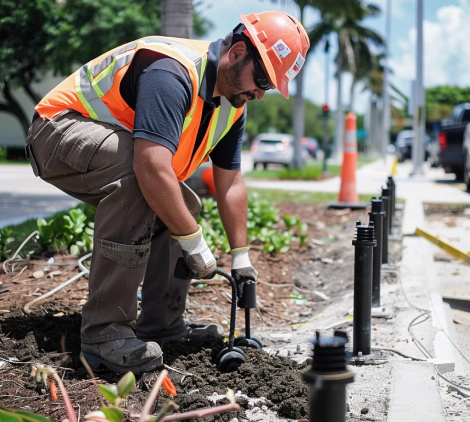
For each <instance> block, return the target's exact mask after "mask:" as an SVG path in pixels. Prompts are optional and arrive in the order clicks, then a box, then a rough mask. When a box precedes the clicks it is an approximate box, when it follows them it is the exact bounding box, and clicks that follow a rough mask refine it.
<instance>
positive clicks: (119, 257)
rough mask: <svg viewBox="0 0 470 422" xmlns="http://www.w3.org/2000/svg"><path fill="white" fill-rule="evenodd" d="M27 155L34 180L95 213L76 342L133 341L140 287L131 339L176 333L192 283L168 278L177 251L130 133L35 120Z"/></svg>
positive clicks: (74, 120)
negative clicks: (150, 200)
mask: <svg viewBox="0 0 470 422" xmlns="http://www.w3.org/2000/svg"><path fill="white" fill-rule="evenodd" d="M26 153H27V156H28V158H29V160H30V162H31V165H32V167H33V171H34V173H35V174H36V176H39V177H41V179H43V180H45V181H46V182H48V183H51V184H52V185H54V186H56V187H58V188H59V189H60V190H62V191H64V192H65V193H67V194H69V195H71V196H73V197H75V198H77V199H79V200H81V201H83V202H85V203H87V204H89V205H91V206H93V207H95V208H96V218H95V233H94V248H93V255H92V260H91V268H90V275H89V299H88V301H87V302H86V304H85V305H84V307H83V315H82V329H81V338H82V342H83V343H100V342H104V341H110V340H116V339H121V338H131V337H135V334H134V331H133V329H132V328H131V324H133V322H134V321H135V319H136V318H137V290H138V287H139V285H140V284H141V282H142V281H143V282H144V283H143V287H142V302H141V307H142V311H141V313H140V316H139V318H138V321H137V332H136V333H137V337H138V338H141V339H142V340H151V339H152V338H156V337H161V336H165V335H172V334H176V333H178V332H179V331H181V330H182V329H183V327H184V320H183V317H182V315H183V313H184V310H185V305H186V296H187V293H188V289H189V286H190V281H188V280H179V279H176V278H174V277H173V271H174V269H175V265H176V261H177V259H178V257H180V256H182V254H181V248H180V246H179V245H178V243H177V242H176V241H174V240H173V239H172V238H171V236H170V232H169V230H168V228H167V227H166V226H165V225H164V224H163V223H162V221H161V220H160V219H159V218H158V217H156V215H155V213H154V212H153V211H152V209H151V208H150V207H149V206H148V204H147V202H146V201H145V199H144V197H143V195H142V193H141V191H140V189H139V186H138V183H137V179H136V176H135V174H134V171H133V158H134V141H133V139H132V134H131V133H130V132H128V131H126V130H124V129H122V128H120V127H117V126H113V125H110V124H107V123H101V122H96V121H94V120H91V119H87V118H85V117H83V116H82V115H81V114H79V113H76V112H72V111H65V112H63V113H61V114H60V115H58V116H57V117H55V118H54V119H52V120H46V121H43V120H42V119H41V118H37V119H35V120H34V122H33V124H32V125H31V127H30V129H29V134H28V138H27V146H26ZM181 188H182V192H183V195H184V198H185V200H186V204H187V206H188V209H189V210H190V211H191V213H192V214H193V215H194V216H195V217H196V216H197V215H198V214H199V212H200V202H199V198H198V197H197V195H196V194H195V193H194V192H193V191H191V190H190V189H189V188H187V187H186V186H185V185H184V184H181ZM158 194H159V192H158V191H156V192H155V195H156V196H158Z"/></svg>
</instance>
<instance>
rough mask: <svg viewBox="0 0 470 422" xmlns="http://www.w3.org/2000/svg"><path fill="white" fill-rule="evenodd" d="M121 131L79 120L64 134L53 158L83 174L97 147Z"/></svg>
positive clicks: (102, 124) (112, 127)
mask: <svg viewBox="0 0 470 422" xmlns="http://www.w3.org/2000/svg"><path fill="white" fill-rule="evenodd" d="M122 130H123V129H119V128H116V127H115V126H112V125H108V124H106V123H101V122H95V121H80V120H79V121H77V122H76V123H74V124H73V125H72V126H71V127H70V128H69V129H68V130H67V131H66V132H64V134H63V135H62V137H61V139H60V141H59V145H58V147H57V149H56V153H55V156H56V158H58V159H59V160H61V161H62V162H64V163H65V164H67V165H69V166H70V167H72V168H73V169H74V170H77V171H79V172H81V173H85V172H86V171H87V170H88V166H89V164H90V161H91V159H92V157H93V155H94V154H95V152H96V150H97V149H98V148H99V146H100V145H101V144H102V143H103V142H104V141H105V140H106V138H108V137H109V136H110V135H112V134H113V133H115V132H120V131H122Z"/></svg>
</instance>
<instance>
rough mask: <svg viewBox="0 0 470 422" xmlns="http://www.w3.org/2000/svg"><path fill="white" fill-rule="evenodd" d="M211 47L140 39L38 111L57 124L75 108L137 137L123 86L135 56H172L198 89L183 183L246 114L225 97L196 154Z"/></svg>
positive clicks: (181, 170) (63, 87)
mask: <svg viewBox="0 0 470 422" xmlns="http://www.w3.org/2000/svg"><path fill="white" fill-rule="evenodd" d="M208 47H209V42H208V41H198V40H188V39H180V38H170V37H158V36H152V37H146V38H141V39H138V40H136V41H133V42H131V43H129V44H126V45H123V46H120V47H117V48H115V49H113V50H111V51H109V52H107V53H105V54H102V55H101V56H99V57H98V58H96V59H94V60H91V61H90V62H89V63H87V64H85V65H83V66H82V67H81V68H79V69H78V70H77V71H76V72H75V73H73V74H72V75H70V76H69V77H68V78H67V79H65V80H64V81H63V82H62V83H60V84H59V85H58V86H57V87H55V88H54V89H53V90H52V91H50V92H49V93H48V94H47V95H46V96H45V97H44V98H43V99H42V100H41V102H40V103H39V104H38V105H37V106H36V111H37V112H38V114H39V115H40V116H41V117H42V118H43V119H52V118H53V117H54V116H56V115H57V114H59V113H60V112H62V111H63V110H65V109H72V110H76V111H78V112H79V113H81V114H82V115H83V116H85V117H89V118H91V119H94V120H98V121H101V122H106V123H111V124H113V125H116V126H120V127H122V128H124V129H126V130H128V131H130V132H131V131H132V130H133V129H134V117H135V112H134V110H132V109H131V108H130V107H129V106H128V105H127V103H126V102H125V101H124V100H123V98H122V96H121V94H120V92H119V86H120V84H121V81H122V78H123V77H124V75H125V74H126V72H127V70H128V69H129V66H130V64H131V62H132V59H133V58H134V56H135V53H136V52H137V51H138V50H139V49H141V48H145V49H149V50H152V51H156V52H158V53H160V54H161V56H162V57H171V58H173V59H175V60H177V61H178V62H180V63H181V64H182V65H183V66H184V67H185V68H186V70H187V71H188V74H189V76H190V78H191V84H192V88H193V98H192V102H191V107H190V109H189V111H188V113H187V114H186V118H185V120H184V124H183V130H182V134H181V138H180V141H179V144H178V148H177V150H176V153H175V154H174V156H173V160H172V167H173V170H174V172H175V174H176V177H177V178H178V180H179V181H180V182H183V181H185V180H187V179H188V178H189V177H190V176H191V174H192V173H193V172H194V171H195V170H196V169H197V168H198V167H199V166H200V165H201V163H202V162H203V161H205V160H207V156H208V154H209V153H210V152H211V151H212V150H213V149H214V148H215V146H216V145H217V143H218V142H219V141H220V140H221V139H222V138H223V137H224V136H225V135H226V134H227V132H228V131H229V130H230V128H231V127H232V126H233V124H234V123H235V122H236V121H237V120H238V119H239V118H240V116H241V115H242V114H243V109H244V107H241V108H238V109H236V108H234V107H232V106H231V104H230V102H229V101H228V100H227V99H226V98H225V97H221V104H220V106H219V107H217V108H216V109H215V110H214V111H213V113H212V117H211V120H210V122H209V125H208V128H207V131H206V133H205V135H204V138H203V141H202V142H201V145H199V147H198V148H197V151H196V152H195V153H194V155H193V151H194V145H195V143H196V137H197V133H198V130H199V126H200V123H201V118H202V110H203V107H204V100H203V99H202V98H201V97H199V95H198V93H199V88H200V85H201V82H202V80H203V77H204V74H205V71H206V63H207V55H208Z"/></svg>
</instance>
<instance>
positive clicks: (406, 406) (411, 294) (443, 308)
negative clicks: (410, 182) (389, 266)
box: [387, 198, 462, 422]
mask: <svg viewBox="0 0 470 422" xmlns="http://www.w3.org/2000/svg"><path fill="white" fill-rule="evenodd" d="M424 221H425V219H424V209H423V203H422V201H421V200H420V199H419V198H407V200H406V203H405V208H404V215H403V222H402V233H403V235H404V238H403V255H402V262H401V282H402V288H403V291H404V293H405V294H406V296H407V298H408V300H409V302H410V303H412V304H414V305H415V306H416V307H417V308H422V309H424V310H429V311H430V316H431V321H432V326H430V324H427V325H423V326H421V328H419V329H418V328H416V331H418V330H419V333H420V337H421V336H423V338H425V339H426V341H423V345H424V347H426V349H427V350H428V351H429V353H430V354H432V355H433V356H434V357H435V358H434V359H429V360H428V361H427V362H395V363H394V365H393V370H392V380H393V381H392V392H391V399H390V406H389V417H388V419H387V420H389V421H393V422H395V421H397V422H398V421H405V420H407V421H408V420H413V421H416V422H420V421H423V422H425V421H430V420H432V421H437V422H438V421H445V420H446V418H445V412H444V410H443V403H442V398H441V395H440V393H439V383H438V375H437V373H436V370H438V371H439V372H441V373H446V372H450V371H454V369H455V367H456V366H458V367H461V365H462V363H461V361H460V356H457V355H456V350H455V349H454V347H453V346H452V345H451V343H450V341H449V339H448V338H447V335H449V336H451V335H452V333H453V331H452V319H451V318H450V312H449V309H448V305H447V304H445V303H444V302H443V300H442V297H441V295H440V293H439V281H438V280H437V277H436V272H435V270H434V260H433V255H432V252H431V249H430V245H429V242H428V241H427V240H425V239H424V238H421V237H415V236H413V235H414V232H415V230H416V228H417V227H423V226H424ZM419 314H420V311H419V310H418V309H415V310H414V312H413V314H412V315H411V314H409V313H407V315H406V317H405V318H398V319H397V329H398V332H399V333H403V336H404V337H406V336H409V333H408V325H409V323H410V322H411V321H412V319H413V318H415V317H416V316H419ZM446 333H447V335H446ZM431 338H432V339H433V340H432V341H431ZM422 340H423V339H422ZM415 350H416V349H415ZM414 354H416V353H414Z"/></svg>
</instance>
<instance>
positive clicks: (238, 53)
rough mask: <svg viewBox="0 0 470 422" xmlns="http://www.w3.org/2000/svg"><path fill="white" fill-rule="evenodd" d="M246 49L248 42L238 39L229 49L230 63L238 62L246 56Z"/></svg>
mask: <svg viewBox="0 0 470 422" xmlns="http://www.w3.org/2000/svg"><path fill="white" fill-rule="evenodd" d="M246 53H247V51H246V44H245V42H244V41H238V42H236V43H235V44H233V45H232V47H230V50H229V51H228V59H229V61H230V63H236V62H238V61H240V60H241V59H243V57H245V55H246Z"/></svg>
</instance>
